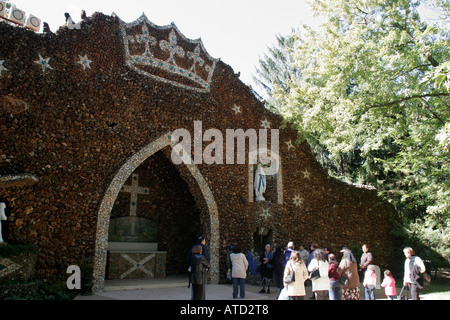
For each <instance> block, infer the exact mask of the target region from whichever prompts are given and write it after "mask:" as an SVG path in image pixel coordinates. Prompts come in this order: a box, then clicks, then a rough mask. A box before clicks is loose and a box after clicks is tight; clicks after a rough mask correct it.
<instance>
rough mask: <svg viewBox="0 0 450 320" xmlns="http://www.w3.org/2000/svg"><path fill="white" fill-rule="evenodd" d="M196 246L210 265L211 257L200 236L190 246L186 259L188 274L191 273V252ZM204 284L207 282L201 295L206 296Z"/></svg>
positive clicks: (192, 293)
mask: <svg viewBox="0 0 450 320" xmlns="http://www.w3.org/2000/svg"><path fill="white" fill-rule="evenodd" d="M196 246H200V247H201V248H202V253H201V255H202V256H204V257H205V259H206V261H207V262H208V263H211V255H210V253H209V250H208V248H207V247H206V239H205V237H203V236H200V237H198V239H197V243H196V244H194V245H193V246H192V248H191V250H189V252H188V255H187V258H186V262H187V265H188V266H189V269H188V270H189V272H192V268H191V257H192V255H193V254H192V250H194V248H195V247H196ZM189 276H191V275H190V274H189ZM206 283H207V281H206V282H205V283H204V285H203V294H204V295H205V294H206ZM193 299H194V290H193V289H192V290H191V300H193Z"/></svg>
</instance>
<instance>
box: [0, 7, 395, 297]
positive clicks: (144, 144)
mask: <svg viewBox="0 0 450 320" xmlns="http://www.w3.org/2000/svg"><path fill="white" fill-rule="evenodd" d="M0 42H1V45H0V141H1V143H0V202H4V203H5V204H6V206H7V209H6V213H7V216H8V220H7V221H3V226H4V228H3V230H4V239H5V241H6V242H8V243H31V244H34V245H35V246H37V248H38V250H39V256H38V260H37V263H36V268H35V271H36V275H37V277H39V278H42V279H65V278H67V276H68V275H67V273H66V270H67V267H68V266H69V265H80V264H81V262H82V261H83V260H84V259H86V258H87V257H91V258H92V259H93V263H94V271H93V272H94V282H95V286H94V290H96V291H101V290H102V289H103V287H104V284H105V279H109V278H115V277H121V278H123V277H125V276H132V275H134V277H135V278H136V277H137V278H139V277H157V276H167V275H172V274H184V273H185V272H186V265H185V257H186V254H187V252H188V250H189V248H190V247H191V246H192V245H193V244H194V243H195V240H196V238H197V237H198V235H200V234H203V235H205V236H206V239H207V246H208V247H209V249H210V252H211V264H212V268H211V279H212V282H214V283H218V282H220V281H222V280H224V278H225V271H226V266H225V256H226V247H227V245H228V244H233V245H235V244H240V245H241V246H242V248H243V249H244V252H245V253H247V250H251V251H252V252H254V253H255V252H261V250H262V247H263V246H264V244H265V243H266V242H268V243H271V244H272V245H274V246H275V245H282V246H285V245H286V243H287V242H288V241H294V242H295V243H296V244H300V243H303V244H304V245H305V246H309V245H310V244H311V243H317V244H319V246H322V247H327V248H329V249H330V250H331V251H333V252H336V253H339V252H338V251H339V250H340V249H341V247H342V246H343V245H347V246H351V245H354V244H357V245H358V246H361V245H362V244H363V243H368V244H369V245H370V246H371V247H372V248H373V249H374V250H375V251H376V259H377V264H378V265H380V266H383V265H386V263H387V261H388V258H389V254H390V252H391V250H392V248H391V246H392V242H391V235H390V230H391V223H390V221H391V219H392V217H393V214H392V213H393V212H392V208H391V206H390V205H389V204H387V203H384V202H382V201H381V200H380V199H379V198H378V197H377V192H376V190H370V189H368V188H363V187H356V186H352V185H349V184H346V183H343V182H340V181H337V180H335V179H332V178H330V177H329V176H328V175H327V173H326V172H325V171H324V169H323V168H322V167H321V166H320V164H319V163H318V162H317V161H316V159H315V157H314V156H313V154H312V153H311V151H310V148H309V146H308V144H307V143H305V142H302V143H300V144H296V143H295V141H296V139H297V132H296V131H295V130H293V129H291V128H289V125H287V126H283V122H282V119H281V118H280V117H279V116H277V115H275V114H273V113H271V112H269V111H268V110H267V109H265V107H264V103H263V102H261V101H260V100H258V99H257V98H256V97H255V94H254V93H253V92H252V90H251V88H249V87H248V86H246V85H245V84H244V83H242V82H241V81H240V80H239V77H238V75H236V74H235V73H234V71H233V70H232V68H231V67H230V66H229V65H227V64H226V63H224V62H222V61H221V60H219V59H216V58H213V57H211V56H210V55H209V54H208V53H207V51H206V50H205V48H204V46H203V44H202V42H201V41H200V40H190V39H187V38H186V37H185V36H183V34H182V33H181V32H180V31H179V30H178V28H177V27H176V26H175V25H174V24H172V25H168V26H156V25H154V24H153V23H152V22H150V21H149V20H148V19H147V18H146V17H145V15H143V16H142V17H140V18H139V19H138V20H136V21H134V22H132V23H125V22H123V21H122V20H121V19H120V18H119V17H117V16H114V15H113V16H107V15H104V14H101V13H95V14H94V15H93V16H91V17H88V18H85V19H84V20H83V21H82V22H81V26H80V28H73V29H70V28H68V27H67V26H63V27H61V28H60V29H59V30H58V31H57V32H56V34H54V33H51V32H44V33H41V34H39V33H35V32H33V31H30V30H27V29H25V28H21V27H17V26H13V25H10V24H7V23H5V22H1V23H0ZM230 45H232V44H230ZM236 50H239V48H236ZM199 124H200V125H201V128H202V132H203V133H205V132H206V131H207V130H208V129H211V128H214V129H217V130H219V132H222V133H223V136H224V137H225V132H226V130H227V129H234V130H237V129H242V130H243V131H244V132H250V131H247V130H250V129H254V130H255V131H256V132H257V133H258V132H260V131H259V129H267V131H266V132H268V139H267V140H268V141H269V142H270V143H269V144H268V147H267V150H268V149H270V148H271V146H272V145H273V144H274V142H273V141H275V140H273V141H272V140H271V139H272V137H273V136H274V133H273V132H274V131H272V129H279V131H278V132H279V140H278V141H279V150H278V154H279V166H278V167H277V168H278V170H277V172H276V174H274V175H267V176H266V182H267V187H266V191H265V193H264V198H265V200H264V201H255V197H254V176H255V165H254V164H252V163H250V161H248V148H247V149H245V150H246V157H247V158H246V159H247V160H246V161H245V163H240V164H237V163H235V164H229V163H223V164H220V163H219V164H217V163H212V164H208V163H205V162H204V161H203V162H198V161H192V162H191V163H190V164H189V163H187V164H185V163H181V164H175V163H174V162H173V161H172V150H173V149H174V145H175V144H174V142H173V139H172V136H171V134H172V133H173V132H174V130H176V129H180V128H183V129H186V130H187V131H188V132H190V133H191V134H192V136H193V137H194V129H195V128H194V127H195V126H198V125H199ZM197 128H198V127H197ZM260 137H261V135H260ZM212 140H213V139H211V141H212ZM224 140H225V139H224ZM216 141H217V140H216ZM198 143H200V144H198ZM210 144H211V142H209V141H208V140H207V139H206V138H205V136H203V141H201V140H200V142H199V141H198V139H197V140H195V139H193V148H194V147H195V146H197V147H198V146H200V149H201V150H204V151H203V152H206V151H207V150H206V149H207V148H208V146H210ZM214 146H215V147H214V148H211V150H209V151H210V152H212V154H213V153H214V152H215V153H220V152H221V151H222V152H223V154H225V153H226V151H227V150H225V141H223V146H224V148H223V149H222V150H220V149H221V148H220V145H219V144H217V145H214ZM212 149H214V150H212ZM191 151H192V153H191V156H192V155H194V153H195V152H194V150H191ZM228 151H229V150H228ZM233 152H234V153H233V155H234V154H235V153H237V148H236V150H234V151H233ZM186 156H188V157H189V152H187V155H186ZM236 162H237V161H236ZM117 246H118V247H117ZM114 248H116V249H114ZM127 252H128V253H129V254H127ZM133 254H134V255H133ZM159 254H160V255H159ZM120 259H122V260H123V261H122V262H120V261H119V260H120ZM126 263H128V264H129V265H128V266H127V267H126V268H125V269H121V268H122V267H123V265H124V264H126ZM150 264H152V266H150ZM151 268H152V269H151ZM158 268H159V269H158Z"/></svg>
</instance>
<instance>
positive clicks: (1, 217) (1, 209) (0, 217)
mask: <svg viewBox="0 0 450 320" xmlns="http://www.w3.org/2000/svg"><path fill="white" fill-rule="evenodd" d="M5 209H6V204H5V203H4V202H0V244H4V243H5V242H4V241H3V237H2V223H1V221H6V220H8V217H6V214H5Z"/></svg>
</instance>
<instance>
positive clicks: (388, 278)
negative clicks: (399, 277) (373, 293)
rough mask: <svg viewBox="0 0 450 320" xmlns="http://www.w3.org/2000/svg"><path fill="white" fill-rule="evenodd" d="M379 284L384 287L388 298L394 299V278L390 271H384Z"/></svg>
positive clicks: (395, 294)
mask: <svg viewBox="0 0 450 320" xmlns="http://www.w3.org/2000/svg"><path fill="white" fill-rule="evenodd" d="M381 286H382V287H383V288H384V292H385V294H386V296H387V297H388V299H389V300H394V299H395V297H396V296H397V289H396V288H395V279H394V277H393V276H392V273H391V271H389V270H386V271H384V279H383V282H382V283H381Z"/></svg>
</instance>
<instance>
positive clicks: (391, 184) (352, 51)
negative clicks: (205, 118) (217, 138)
mask: <svg viewBox="0 0 450 320" xmlns="http://www.w3.org/2000/svg"><path fill="white" fill-rule="evenodd" d="M428 2H430V1H428ZM419 5H420V1H412V0H388V1H380V0H316V1H313V2H311V6H312V8H313V10H314V11H315V12H316V13H317V14H318V15H321V16H322V17H323V18H324V21H325V22H324V23H323V24H322V25H321V26H320V27H319V28H318V29H312V28H308V27H305V26H303V27H301V28H299V29H298V30H297V31H296V32H295V33H293V34H292V35H290V40H289V41H287V42H288V43H289V46H285V48H287V50H288V51H289V56H290V57H292V62H290V63H292V64H291V65H290V66H289V68H284V69H286V70H295V74H294V75H293V76H291V77H288V76H283V79H288V81H285V82H284V83H282V85H280V84H278V83H277V82H274V83H273V87H272V88H271V91H270V95H271V97H272V99H273V100H274V101H277V102H278V103H279V104H280V105H279V106H278V108H277V109H278V110H279V113H280V114H282V115H283V117H284V118H285V119H286V120H287V121H288V122H290V123H292V124H294V125H295V127H296V128H297V129H298V131H299V137H300V139H308V141H309V143H310V145H311V146H312V148H313V150H315V152H316V154H317V155H318V158H319V159H320V160H321V162H322V163H323V164H324V165H325V166H327V167H328V168H329V169H330V171H331V172H332V173H333V174H335V175H337V176H339V177H341V178H342V179H345V180H349V181H351V182H354V183H363V184H369V185H373V186H374V187H376V188H377V189H378V190H379V192H380V195H381V196H382V197H385V198H386V199H388V200H389V201H390V202H391V203H393V204H394V205H395V206H396V207H397V209H398V212H399V214H400V216H401V217H402V218H403V220H404V221H405V222H413V223H414V222H418V221H421V222H423V223H422V224H423V225H424V226H425V227H426V228H429V229H430V230H431V231H433V232H434V233H435V234H434V237H436V233H438V234H439V235H440V236H439V237H438V238H440V240H441V241H443V242H444V243H443V244H441V245H444V246H447V247H448V244H449V238H448V235H449V231H450V230H449V228H450V205H449V200H448V199H450V181H449V173H450V165H449V162H450V161H449V159H450V157H449V152H448V141H449V116H450V107H449V104H450V96H449V91H448V78H447V76H448V63H449V60H450V59H449V58H450V52H449V50H448V48H449V44H450V41H449V40H450V35H449V33H448V30H447V29H446V28H445V24H441V25H439V24H431V23H426V22H424V21H422V20H421V17H420V13H419V10H418V8H419ZM435 5H436V6H438V7H439V8H443V12H444V13H445V12H447V13H448V1H439V0H438V1H436V2H435ZM445 10H447V11H445ZM274 72H276V71H274Z"/></svg>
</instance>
